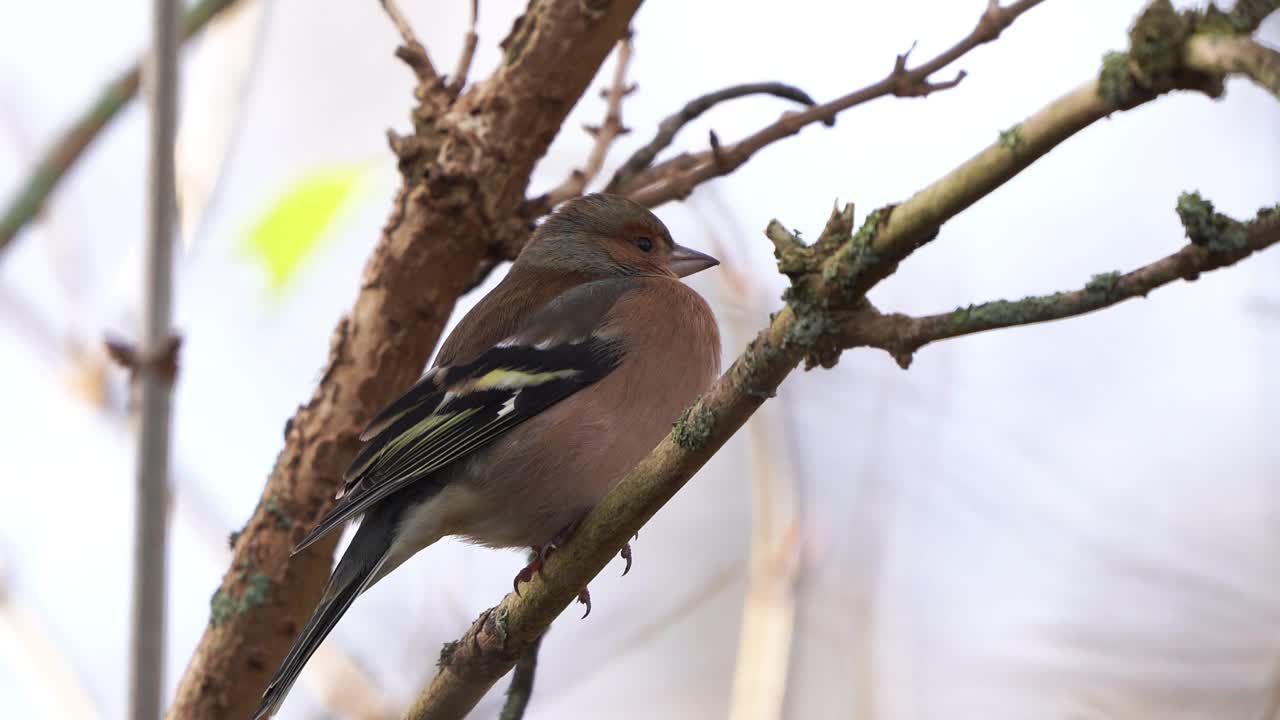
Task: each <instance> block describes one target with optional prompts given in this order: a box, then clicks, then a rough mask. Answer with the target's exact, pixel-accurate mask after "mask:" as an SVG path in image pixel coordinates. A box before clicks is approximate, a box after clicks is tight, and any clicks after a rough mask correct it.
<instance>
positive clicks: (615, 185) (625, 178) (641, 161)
mask: <svg viewBox="0 0 1280 720" xmlns="http://www.w3.org/2000/svg"><path fill="white" fill-rule="evenodd" d="M748 95H773V96H775V97H780V98H783V99H785V100H794V101H795V102H798V103H800V104H801V105H807V106H809V107H812V106H814V105H816V104H817V103H815V102H814V100H813V98H811V97H809V94H808V93H806V92H805V91H803V90H801V89H800V88H797V87H795V86H793V85H787V84H785V83H780V82H759V83H744V84H742V85H733V86H730V87H727V88H724V89H722V90H716V91H715V92H710V93H707V94H706V95H702V96H701V97H696V98H694V99H693V100H690V101H689V102H688V103H686V104H685V106H684V107H682V108H680V110H679V111H677V112H676V113H675V114H673V115H669V116H668V117H667V118H666V119H665V120H663V121H662V122H661V123H659V124H658V132H657V134H656V135H654V136H653V139H652V140H650V141H649V142H648V143H646V144H645V145H644V146H643V147H641V148H639V149H638V150H636V151H635V152H634V153H632V154H631V157H629V158H627V161H626V162H624V163H623V164H622V166H621V167H619V168H618V170H617V172H615V173H614V174H613V178H611V179H610V180H609V184H608V185H606V186H605V189H604V191H605V192H607V193H620V192H622V187H623V186H624V185H627V184H628V183H631V182H632V181H633V178H635V177H636V175H638V174H639V173H640V172H641V171H643V170H645V169H646V168H648V167H649V166H650V165H652V164H653V161H654V159H655V158H657V156H658V153H660V152H662V151H663V150H666V149H667V148H668V147H670V145H671V143H672V141H673V140H675V138H676V133H678V132H680V130H681V129H682V128H683V127H684V126H685V125H688V124H689V123H691V122H693V121H694V120H696V119H698V118H699V117H700V116H701V115H702V114H703V113H705V112H706V111H708V110H710V109H711V108H713V107H715V106H716V105H719V104H720V103H722V102H726V101H728V100H736V99H737V98H741V97H747V96H748ZM823 124H824V125H828V126H830V125H834V124H835V118H834V117H831V118H827V119H826V120H824V121H823Z"/></svg>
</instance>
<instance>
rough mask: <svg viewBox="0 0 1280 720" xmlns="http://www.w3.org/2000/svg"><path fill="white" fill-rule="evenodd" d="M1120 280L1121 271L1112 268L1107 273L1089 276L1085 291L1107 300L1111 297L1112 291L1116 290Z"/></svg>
mask: <svg viewBox="0 0 1280 720" xmlns="http://www.w3.org/2000/svg"><path fill="white" fill-rule="evenodd" d="M1119 282H1120V273H1119V272H1118V271H1115V270H1112V271H1111V272H1107V273H1098V274H1097V275H1094V276H1093V277H1091V278H1089V282H1087V283H1085V284H1084V289H1085V292H1087V293H1089V294H1091V295H1100V296H1102V298H1103V299H1104V300H1105V299H1107V298H1110V297H1111V293H1113V292H1115V289H1116V284H1117V283H1119Z"/></svg>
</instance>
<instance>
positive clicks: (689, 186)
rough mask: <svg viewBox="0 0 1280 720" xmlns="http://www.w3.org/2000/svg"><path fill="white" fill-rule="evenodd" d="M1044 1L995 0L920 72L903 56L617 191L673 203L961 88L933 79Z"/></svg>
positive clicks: (648, 201) (655, 202) (648, 203)
mask: <svg viewBox="0 0 1280 720" xmlns="http://www.w3.org/2000/svg"><path fill="white" fill-rule="evenodd" d="M1043 1H1044V0H1019V1H1018V2H1015V3H1012V4H1010V5H1006V6H1001V5H999V4H997V3H995V2H992V3H990V4H989V5H988V6H987V9H986V11H984V12H983V13H982V16H981V17H979V18H978V22H977V24H976V25H975V26H974V28H973V30H972V31H970V32H969V34H968V35H966V36H965V37H964V38H963V39H962V40H960V41H959V42H957V43H956V44H955V45H953V46H951V47H950V48H948V49H947V50H945V51H943V52H942V53H940V54H939V55H938V56H937V57H934V58H933V59H931V60H929V61H927V62H925V63H922V64H920V65H918V66H916V67H915V68H908V67H907V62H908V60H909V57H910V54H911V51H910V50H908V51H907V52H905V53H903V54H901V55H899V56H897V58H895V60H894V66H893V70H891V71H890V72H889V74H888V75H886V76H885V77H884V78H883V79H882V80H880V81H879V82H876V83H873V84H871V85H868V86H866V87H864V88H862V89H860V90H856V91H854V92H851V93H849V94H847V95H844V96H843V97H839V98H836V99H835V100H832V101H831V102H828V103H824V104H822V105H815V106H813V107H811V108H808V109H807V110H802V111H799V112H789V113H786V114H784V115H783V116H782V117H781V118H779V119H778V120H777V121H776V122H774V123H772V124H770V125H768V126H766V127H764V128H762V129H760V130H759V131H757V132H756V133H754V134H753V135H750V136H748V137H746V138H744V139H742V140H740V141H738V142H736V143H733V144H731V145H724V146H722V147H721V148H720V150H719V152H718V153H715V155H713V154H712V153H711V152H710V151H704V152H699V153H694V154H684V155H680V156H677V157H675V158H672V159H670V160H668V161H666V162H663V163H659V164H658V165H655V166H653V167H652V168H650V169H649V170H647V171H645V172H642V173H640V174H638V175H637V176H635V177H633V178H631V179H630V180H629V181H627V182H625V183H622V184H620V185H619V186H618V187H615V188H614V189H613V190H614V192H617V193H619V194H623V195H627V196H628V197H630V198H631V199H632V200H635V201H636V202H638V203H640V204H642V205H645V206H648V207H655V206H657V205H661V204H663V203H665V202H668V201H670V200H676V199H680V198H684V197H688V195H689V193H691V192H693V189H694V188H695V187H697V186H698V185H700V184H701V183H704V182H706V181H707V180H710V179H712V178H715V177H720V176H722V175H727V174H729V173H731V172H733V171H734V170H736V169H737V168H739V167H741V166H742V164H743V163H745V162H746V161H747V160H749V159H751V156H752V155H754V154H755V153H756V152H758V151H759V150H761V149H762V148H764V147H766V146H768V145H771V144H773V143H775V142H777V141H779V140H781V139H783V138H786V137H789V136H791V135H795V134H796V133H798V132H800V130H801V129H803V128H804V127H806V126H807V125H810V124H813V123H815V122H822V123H830V121H831V120H832V119H834V118H835V116H836V115H837V114H838V113H840V112H843V111H845V110H848V109H849V108H852V107H855V106H857V105H861V104H863V103H867V102H870V101H872V100H875V99H878V98H882V97H887V96H890V95H892V96H897V97H924V96H926V95H928V94H930V93H932V92H937V91H939V90H946V89H948V88H952V87H955V86H956V85H957V84H959V83H960V81H961V80H963V79H964V77H965V73H964V72H963V71H961V72H959V73H957V74H956V76H955V77H954V78H952V79H951V80H946V81H941V82H931V81H930V80H929V78H930V76H932V75H933V74H934V73H936V72H938V71H939V70H941V69H943V68H945V67H947V66H948V65H950V64H951V63H953V62H955V61H956V60H958V59H960V58H961V57H962V56H964V55H965V54H966V53H968V52H969V51H970V50H973V49H974V48H976V47H978V46H979V45H982V44H984V43H988V42H990V41H992V40H995V39H996V38H997V37H999V35H1000V33H1001V32H1002V31H1003V30H1004V29H1005V28H1007V27H1008V26H1009V25H1010V24H1011V23H1012V22H1013V21H1014V20H1016V19H1017V18H1018V16H1020V15H1021V14H1022V13H1024V12H1026V11H1027V10H1030V9H1031V8H1033V7H1035V6H1036V5H1039V4H1040V3H1041V2H1043Z"/></svg>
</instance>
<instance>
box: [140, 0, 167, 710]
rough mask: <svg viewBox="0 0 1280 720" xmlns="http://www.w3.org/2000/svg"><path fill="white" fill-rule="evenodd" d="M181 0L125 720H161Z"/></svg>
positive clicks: (150, 330) (156, 242) (157, 130)
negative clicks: (167, 359)
mask: <svg viewBox="0 0 1280 720" xmlns="http://www.w3.org/2000/svg"><path fill="white" fill-rule="evenodd" d="M178 9H179V0H154V4H153V6H152V13H153V14H152V47H151V56H150V67H149V69H150V70H151V72H150V73H149V77H148V79H149V81H150V83H149V86H148V88H149V90H150V93H148V105H149V108H150V115H151V132H150V144H149V154H150V167H149V177H148V187H147V190H148V193H147V200H148V203H147V238H146V240H147V245H146V251H145V260H144V267H143V270H144V272H143V279H142V282H143V293H144V295H143V300H142V302H143V326H142V337H141V341H140V342H139V346H138V350H139V352H138V357H139V358H140V362H138V364H137V367H136V374H135V379H136V383H137V388H138V407H139V410H140V413H141V423H140V427H139V432H138V458H137V488H136V500H135V503H136V505H135V519H134V522H135V531H134V552H133V558H134V563H133V578H134V583H133V617H132V621H133V628H132V637H131V639H130V640H131V647H130V656H131V659H132V667H131V668H130V673H131V676H130V679H129V717H130V718H134V720H152V719H153V718H155V719H157V720H158V718H160V716H161V708H162V692H163V689H164V637H165V562H166V547H165V544H166V543H165V541H166V537H165V535H166V530H167V525H168V511H169V488H168V470H169V391H170V389H171V384H172V380H173V379H172V376H170V375H168V374H167V373H166V372H165V370H164V367H163V365H164V364H165V363H163V362H161V361H160V360H161V357H162V355H163V354H165V353H166V352H167V351H169V350H170V347H169V336H170V329H169V315H170V294H171V286H172V263H173V228H174V219H175V206H174V205H175V204H174V161H173V147H174V135H175V130H176V125H177V121H176V115H177V111H176V105H177V84H178V78H177V75H178V64H177V52H178V19H179V13H178Z"/></svg>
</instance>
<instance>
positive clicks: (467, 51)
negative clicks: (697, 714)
mask: <svg viewBox="0 0 1280 720" xmlns="http://www.w3.org/2000/svg"><path fill="white" fill-rule="evenodd" d="M479 15H480V0H471V19H470V21H469V22H468V23H467V34H466V35H463V36H462V52H461V53H460V54H459V55H458V63H457V65H455V66H454V68H453V75H452V76H450V78H449V94H450V95H452V96H453V97H458V94H459V93H461V92H462V87H463V86H464V85H466V84H467V75H469V74H470V73H471V61H472V60H474V59H475V56H476V45H477V44H478V43H479V42H480V38H479V36H478V35H476V19H477V18H478V17H479Z"/></svg>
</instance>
